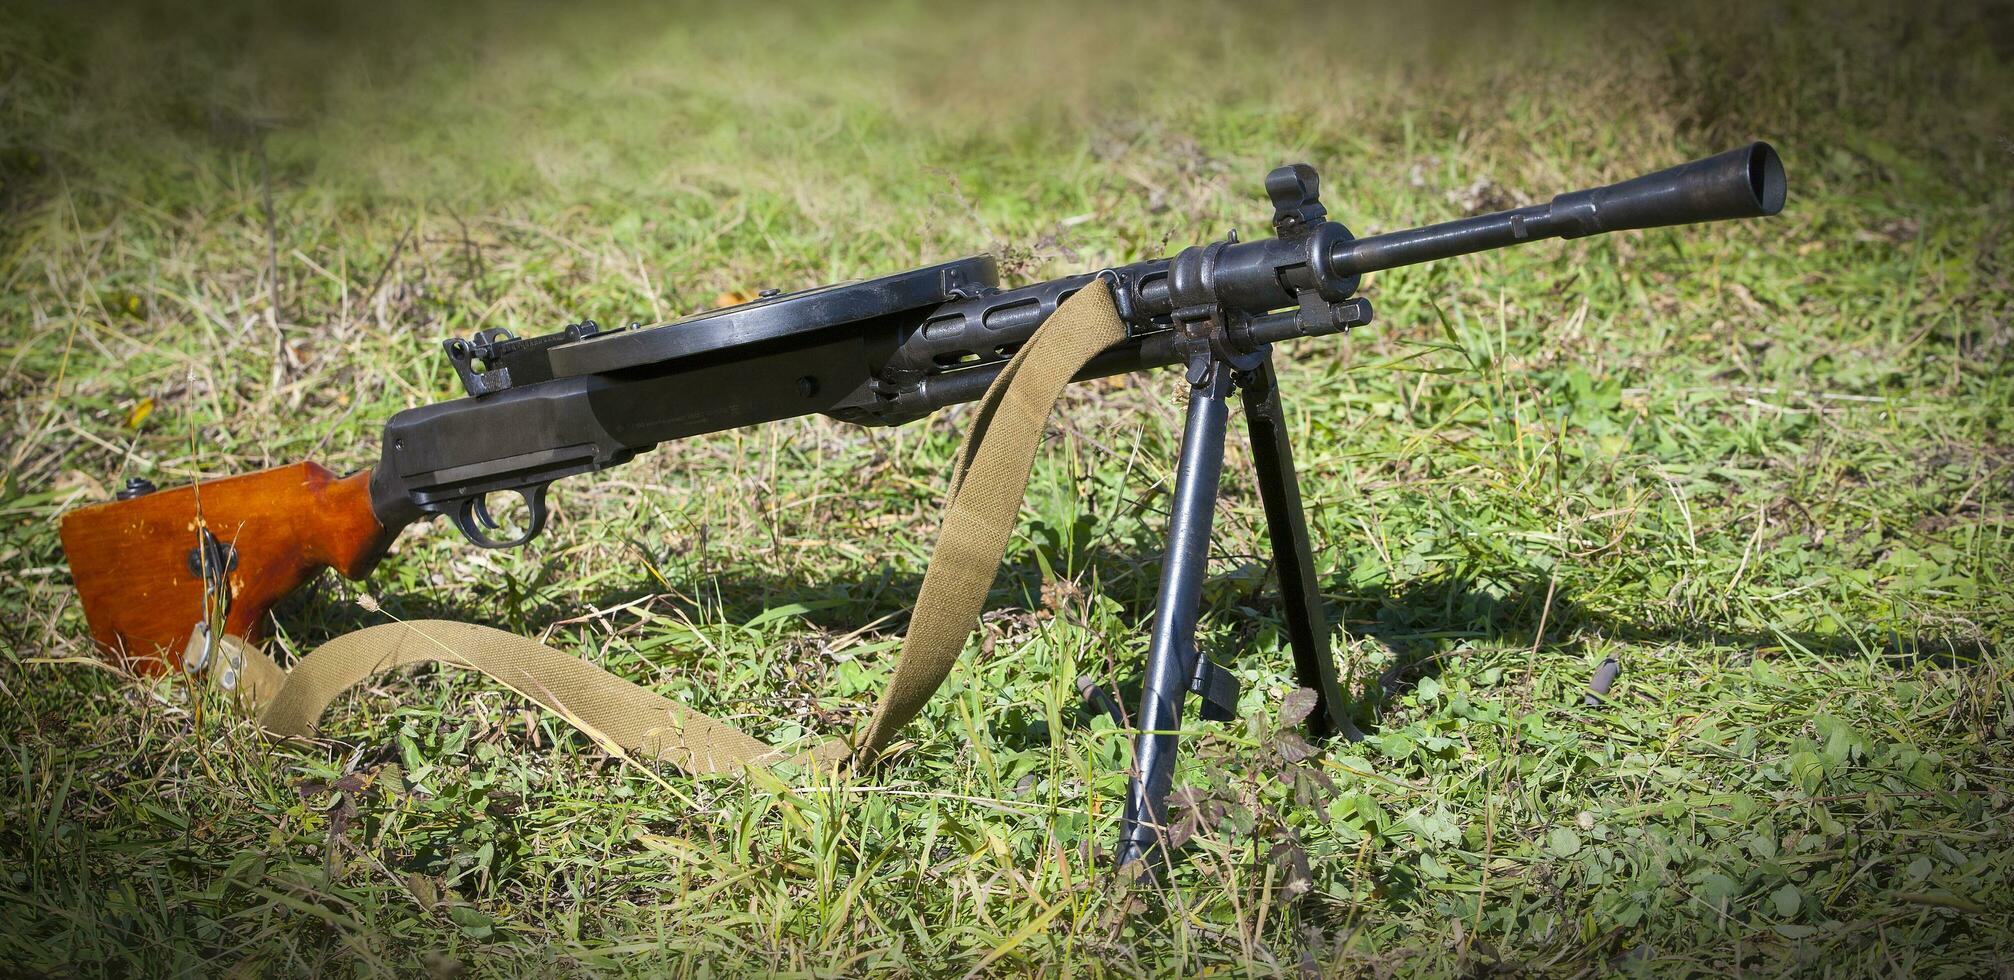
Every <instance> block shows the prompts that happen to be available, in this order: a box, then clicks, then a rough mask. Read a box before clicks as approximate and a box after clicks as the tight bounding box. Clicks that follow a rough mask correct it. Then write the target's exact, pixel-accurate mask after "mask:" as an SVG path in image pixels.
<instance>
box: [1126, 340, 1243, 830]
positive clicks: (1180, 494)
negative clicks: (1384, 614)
mask: <svg viewBox="0 0 2014 980" xmlns="http://www.w3.org/2000/svg"><path fill="white" fill-rule="evenodd" d="M1230 392H1231V372H1230V371H1228V370H1225V369H1224V368H1223V367H1222V366H1218V367H1216V368H1215V369H1213V370H1211V371H1210V372H1209V374H1208V376H1207V377H1205V378H1203V379H1202V383H1201V384H1198V385H1196V386H1195V387H1194V388H1192V389H1191V390H1190V393H1189V421H1188V425H1187V426H1186V427H1185V428H1184V429H1183V430H1182V460H1181V463H1180V465H1179V466H1178V467H1177V468H1176V470H1175V501H1174V513H1173V514H1171V515H1170V516H1169V518H1168V550H1167V554H1166V556H1165V558H1164V559H1163V560H1162V563H1161V587H1160V591H1159V592H1158V593H1157V594H1156V596H1155V600H1154V631H1153V635H1152V638H1151V639H1150V640H1149V641H1148V644H1147V671H1146V676H1145V679H1144V685H1143V687H1142V689H1141V691H1140V711H1139V714H1138V715H1137V716H1136V719H1135V720H1136V724H1137V725H1138V726H1139V729H1140V733H1139V735H1137V736H1135V737H1134V740H1133V769H1134V772H1133V778H1132V780H1131V781H1130V782H1129V783H1128V784H1127V786H1126V811H1125V815H1124V816H1123V817H1122V818H1121V823H1120V825H1119V852H1118V862H1119V864H1120V865H1122V866H1123V865H1126V864H1130V863H1132V862H1133V861H1136V860H1139V859H1141V858H1143V857H1152V856H1157V855H1159V854H1160V841H1161V839H1162V834H1163V831H1164V830H1165V829H1166V827H1167V824H1168V788H1169V785H1170V784H1171V783H1172V781H1173V779H1174V776H1175V751H1176V746H1177V743H1178V741H1179V740H1180V737H1181V736H1180V733H1181V729H1182V701H1183V700H1184V698H1185V697H1186V696H1187V695H1188V693H1189V683H1190V678H1191V677H1192V676H1194V674H1195V658H1196V655H1197V654H1196V609H1197V604H1198V603H1199V602H1200V601H1201V600H1202V595H1203V577H1204V573H1205V571H1206V565H1207V564H1208V561H1209V557H1210V520H1211V517H1212V514H1213V513H1214V511H1215V510H1216V506H1217V481H1218V479H1219V477H1220V476H1221V475H1222V473H1223V468H1224V423H1225V419H1226V416H1227V414H1228V412H1229V406H1228V404H1227V402H1226V398H1227V396H1229V394H1230Z"/></svg>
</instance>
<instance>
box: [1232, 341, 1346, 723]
mask: <svg viewBox="0 0 2014 980" xmlns="http://www.w3.org/2000/svg"><path fill="white" fill-rule="evenodd" d="M1238 382H1239V385H1240V387H1242V388H1243V390H1244V399H1245V430H1246V432H1247V434H1248V435H1250V436H1251V440H1252V464H1253V466H1254V468H1256V469H1257V470H1258V482H1259V497H1260V499H1261V500H1263V501H1264V502H1265V505H1266V533H1267V536H1268V537H1270V538H1271V539H1272V542H1273V568H1274V569H1275V570H1276V571H1277V572H1278V573H1279V576H1280V599H1281V605H1282V607H1283V609H1282V611H1283V612H1284V613H1285V616H1286V620H1287V638H1288V640H1289V642H1290V643H1291V644H1292V645H1293V648H1294V674H1295V676H1296V677H1298V678H1299V679H1300V683H1301V686H1302V687H1305V688H1309V689H1310V690H1313V691H1314V692H1315V695H1316V697H1317V698H1318V700H1317V701H1316V702H1315V710H1314V712H1313V713H1312V714H1310V715H1309V716H1308V730H1309V733H1310V734H1312V735H1314V736H1315V737H1316V738H1326V737H1328V736H1330V735H1337V734H1340V735H1342V736H1343V737H1345V738H1347V739H1349V740H1350V741H1352V742H1355V741H1359V740H1361V739H1362V738H1363V737H1364V736H1363V733H1362V732H1359V731H1358V730H1357V726H1356V723H1355V722H1352V721H1351V720H1350V715H1349V711H1348V709H1347V708H1346V706H1345V704H1344V698H1343V692H1342V687H1341V686H1340V685H1338V684H1337V683H1336V661H1335V657H1334V656H1333V655H1332V654H1331V653H1330V650H1329V628H1328V624H1327V623H1326V622H1324V621H1323V618H1322V593H1321V589H1320V587H1319V586H1318V585H1317V584H1316V581H1315V559H1314V554H1313V552H1312V550H1311V547H1310V545H1309V542H1308V520H1307V516H1306V515H1305V514H1303V513H1302V510H1301V487H1300V483H1299V481H1298V480H1297V479H1296V478H1295V476H1294V448H1293V443H1292V442H1291V441H1290V440H1289V439H1288V436H1287V420H1286V416H1285V414H1284V413H1282V412H1281V411H1280V386H1279V380H1278V378H1277V377H1276V376H1275V375H1274V373H1273V358H1272V355H1270V354H1268V355H1267V356H1266V358H1265V360H1263V361H1261V362H1260V363H1259V366H1258V367H1257V368H1254V369H1253V370H1251V371H1249V372H1246V373H1244V374H1242V375H1240V376H1239V378H1238Z"/></svg>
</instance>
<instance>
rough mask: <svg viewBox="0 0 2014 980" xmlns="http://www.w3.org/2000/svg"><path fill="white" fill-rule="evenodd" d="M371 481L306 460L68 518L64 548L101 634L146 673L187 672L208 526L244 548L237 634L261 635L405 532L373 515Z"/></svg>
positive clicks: (95, 634)
mask: <svg viewBox="0 0 2014 980" xmlns="http://www.w3.org/2000/svg"><path fill="white" fill-rule="evenodd" d="M370 478H371V474H370V471H369V470H365V471H363V472H361V473H357V474H355V475H353V476H348V477H342V478H337V477H336V476H335V474H333V473H330V472H329V471H328V470H326V469H324V468H322V467H321V466H319V465H317V464H314V463H295V464H293V465H291V466H281V467H278V468H275V469H270V470H262V471H260V472H257V473H248V474H245V475H243V476H234V477H228V478H226V479H222V480H209V481H205V482H202V483H198V484H194V485H191V486H183V487H175V488H172V489H166V490H158V491H155V492H154V493H150V494H147V495H145V496H142V497H137V498H134V499H132V500H120V501H112V502H110V503H103V504H94V505H92V506H88V507H80V508H78V509H76V510H73V511H71V512H69V513H67V514H65V515H63V522H62V536H63V552H64V555H65V556H66V557H67V558H68V559H69V562H70V572H71V575H72V577H73V578H74V579H75V581H76V584H77V594H78V597H79V599H81V600H82V602H83V606H84V615H85V618H86V619H87V620H89V622H90V625H91V636H92V638H93V639H95V640H96V641H97V642H98V644H99V646H100V647H101V649H102V652H103V653H104V654H105V655H106V656H107V657H109V658H111V659H113V660H115V661H118V662H122V663H125V664H127V665H129V666H131V667H133V668H134V669H137V670H140V671H143V672H148V673H158V672H160V671H163V670H167V669H170V668H174V667H176V666H178V664H179V661H180V658H181V653H182V647H183V646H184V644H186V643H187V642H188V639H189V632H190V631H191V630H192V629H194V628H195V625H196V624H197V623H198V622H200V621H202V619H203V617H204V603H203V583H202V578H201V576H200V575H199V574H197V573H196V572H195V571H192V569H191V567H190V561H189V556H190V553H191V552H192V551H193V550H194V549H196V548H197V546H198V544H199V543H200V541H201V540H202V538H201V531H202V530H203V529H205V528H207V529H208V530H209V532H210V533H211V534H212V535H214V536H215V537H216V539H217V540H218V541H220V542H223V543H225V544H228V545H230V546H231V547H233V548H234V549H235V550H236V552H237V564H236V566H235V567H234V568H232V569H231V570H230V571H229V572H228V574H227V581H228V582H229V583H230V589H231V603H230V611H229V614H228V616H227V617H226V619H225V622H224V628H225V631H226V632H228V633H231V634H233V635H237V636H242V637H245V638H247V639H249V640H253V641H257V640H259V639H261V638H262V634H263V633H264V629H265V624H266V620H267V616H266V614H267V612H268V611H269V610H271V609H272V607H273V603H275V602H278V601H279V600H280V599H281V598H282V597H283V596H285V595H286V594H287V593H289V592H292V591H293V590H294V589H296V588H299V587H300V586H301V584H302V583H304V582H306V581H307V580H308V579H310V578H312V577H314V576H315V575H316V574H317V573H319V572H320V571H321V570H322V569H323V568H333V569H335V570H336V571H337V572H339V573H341V574H342V575H344V576H345V577H348V578H352V579H356V578H362V577H363V576H365V575H366V574H369V572H370V570H371V568H372V567H373V566H375V565H376V564H377V562H378V559H379V558H381V557H383V555H384V552H385V549H386V548H387V547H389V546H390V544H391V542H392V539H393V538H394V537H397V536H398V531H399V529H398V528H386V527H384V526H383V525H381V524H379V523H378V519H377V517H376V515H374V514H372V512H371V502H370Z"/></svg>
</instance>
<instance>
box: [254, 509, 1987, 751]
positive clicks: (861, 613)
mask: <svg viewBox="0 0 2014 980" xmlns="http://www.w3.org/2000/svg"><path fill="white" fill-rule="evenodd" d="M1141 555H1144V557H1141ZM1051 564H1052V566H1062V567H1069V568H1073V569H1075V570H1076V572H1077V573H1078V577H1079V578H1080V579H1083V578H1095V580H1096V581H1097V582H1099V583H1100V594H1101V595H1102V596H1103V597H1105V598H1107V599H1110V600H1112V601H1113V602H1115V603H1116V604H1117V605H1118V607H1119V609H1120V616H1121V618H1122V619H1123V620H1125V621H1127V622H1129V623H1131V624H1132V628H1133V629H1135V630H1137V631H1138V633H1139V635H1141V636H1142V637H1144V636H1145V634H1146V632H1147V631H1148V630H1149V629H1150V628H1151V626H1152V618H1153V606H1154V590H1155V587H1156V585H1157V583H1158V581H1159V577H1160V558H1159V556H1158V553H1157V549H1155V548H1153V547H1151V546H1143V547H1142V549H1141V551H1140V552H1139V553H1137V554H1136V553H1129V552H1126V551H1121V550H1118V549H1112V548H1099V549H1091V550H1082V549H1080V550H1078V551H1076V552H1075V553H1072V554H1069V555H1068V556H1063V555H1055V556H1052V557H1051ZM551 575H552V571H551V570H550V569H544V570H541V572H540V573H539V575H538V577H537V578H535V579H534V580H532V581H529V582H522V583H510V584H507V585H505V586H504V587H502V588H501V589H498V588H495V587H492V588H490V589H489V591H488V592H487V594H485V592H484V591H483V590H482V589H481V587H472V588H471V590H470V594H469V597H468V599H467V600H466V601H460V602H452V603H440V602H435V601H432V600H429V599H427V598H425V597H423V596H386V597H381V600H380V601H381V602H382V603H383V608H384V610H385V613H389V614H391V615H392V616H396V617H397V618H399V619H402V620H415V619H457V620H466V621H470V622H477V623H485V624H489V625H495V626H498V627H501V628H505V629H515V630H518V631H528V630H536V629H537V628H539V626H540V625H541V624H547V623H553V622H557V621H560V620H563V619H566V618H569V617H572V616H578V615H579V614H580V610H581V609H582V606H580V605H574V604H568V605H567V606H565V607H564V608H561V607H555V606H551V605H540V604H536V603H525V602H524V601H522V597H523V596H531V595H539V594H541V593H542V592H543V591H544V590H545V587H546V586H548V585H550V584H551V582H550V578H551ZM329 582H330V580H329V579H326V578H325V579H323V580H320V581H318V582H317V583H316V586H315V587H314V588H311V589H307V590H303V591H302V593H301V594H298V595H296V596H294V597H292V598H290V599H289V600H287V601H286V602H285V603H283V604H282V605H281V607H280V608H279V610H278V612H279V618H280V620H281V621H282V622H285V623H290V624H294V626H295V629H294V630H293V638H294V639H295V640H296V641H297V643H298V645H299V648H301V649H309V648H312V647H313V646H314V645H315V644H317V643H319V642H321V641H323V640H326V639H328V638H330V637H333V636H337V635H340V634H342V633H345V632H348V631H350V630H354V629H359V628H362V627H365V626H370V625H375V624H378V623H382V622H385V621H386V620H385V613H377V612H370V611H367V610H365V609H364V608H362V607H361V606H358V605H357V604H355V603H352V602H344V601H340V600H337V599H335V598H334V597H333V596H332V595H331V590H330V589H329V588H328V586H329ZM704 585H705V587H704V588H703V589H699V590H697V591H703V592H705V593H706V595H707V596H708V597H709V598H710V599H713V600H715V602H716V605H715V606H714V607H713V608H711V609H710V610H702V609H700V608H699V607H698V606H696V605H695V604H693V603H692V602H691V601H689V600H687V599H682V598H678V597H674V596H670V595H666V594H664V593H663V591H662V590H661V589H659V588H658V587H657V585H656V583H655V581H653V580H651V579H648V578H640V579H636V580H633V581H630V582H627V583H624V584H622V585H620V586H617V587H615V588H610V589H605V590H603V591H602V592H600V593H599V594H597V595H595V596H594V597H593V598H591V599H589V600H587V602H586V603H585V605H586V606H588V607H592V608H593V609H598V610H608V609H613V608H615V607H618V606H622V605H624V604H626V603H632V602H637V601H639V600H653V599H654V600H655V601H658V602H662V603H668V604H670V605H671V606H673V607H682V611H683V612H685V613H686V614H688V615H691V616H692V617H693V618H694V619H695V620H696V621H705V620H706V619H708V618H718V619H723V620H725V621H728V622H748V621H750V620H753V619H755V618H756V617H758V616H760V615H762V614H763V613H764V612H767V611H769V610H772V609H776V608H778V607H781V606H786V605H797V606H800V607H802V609H803V611H802V612H801V613H800V614H799V615H800V618H801V619H802V620H803V621H805V622H806V623H808V624H810V625H812V626H814V627H816V628H818V629H820V630H823V631H826V632H829V633H835V634H848V633H854V632H856V631H862V630H868V628H869V627H870V625H871V624H873V623H874V622H875V621H876V620H879V619H881V618H882V617H884V616H887V615H888V614H889V613H890V612H897V613H902V612H906V607H907V606H908V604H909V603H910V602H911V601H913V598H914V596H915V595H916V594H917V592H918V591H919V590H920V588H921V586H922V577H921V576H920V575H916V574H911V573H897V572H895V571H894V570H892V569H890V568H888V567H886V566H883V567H881V568H878V569H875V570H873V571H871V572H869V573H867V574H862V575H856V576H852V577H843V578H838V579H829V580H824V581H804V580H799V579H794V578H788V577H783V576H775V575H765V574H759V573H726V574H722V575H717V576H712V577H709V579H708V580H707V581H706V582H705V583H704ZM1042 597H1043V579H1042V574H1041V571H1040V568H1039V566H1038V565H1037V564H1036V563H1035V562H1033V561H1020V562H1016V563H1013V564H1010V565H1007V566H1005V567H1003V569H1002V571H1001V574H1000V577H999V579H998V580H996V582H995V583H994V589H993V591H992V593H991V595H990V596H989V598H988V601H987V603H986V608H987V609H988V610H989V611H1000V610H1015V609H1030V608H1037V607H1039V606H1040V605H1041V603H1042ZM1324 597H1325V601H1324V614H1325V619H1326V620H1327V622H1328V623H1329V625H1330V627H1331V635H1332V636H1333V631H1334V627H1335V625H1336V624H1337V623H1338V622H1339V621H1340V622H1341V623H1342V624H1343V625H1344V626H1345V627H1346V628H1347V630H1348V632H1349V634H1350V635H1353V636H1359V637H1370V638H1372V639H1373V640H1375V641H1377V642H1378V643H1379V644H1381V645H1383V646H1384V647H1385V648H1386V649H1388V650H1389V651H1390V652H1391V653H1392V658H1391V664H1390V666H1388V667H1386V668H1385V669H1384V670H1383V671H1381V672H1380V673H1379V674H1378V676H1376V677H1357V678H1349V677H1345V678H1343V682H1344V684H1345V686H1346V687H1353V688H1356V689H1358V691H1359V693H1358V695H1357V696H1356V697H1355V698H1354V699H1353V700H1352V703H1351V704H1350V708H1349V710H1350V713H1351V715H1352V717H1353V719H1354V720H1355V722H1356V723H1357V725H1358V727H1359V728H1361V729H1363V730H1364V731H1366V732H1370V731H1375V730H1376V726H1377V720H1378V717H1379V716H1380V715H1381V714H1382V713H1383V710H1384V708H1385V707H1386V706H1387V705H1388V704H1389V703H1390V702H1392V701H1393V700H1394V699H1396V698H1398V697H1401V696H1403V695H1404V694H1405V692H1406V691H1408V690H1410V689H1411V688H1412V687H1414V686H1415V685H1417V684H1418V683H1419V682H1420V680H1421V679H1423V678H1426V677H1435V676H1438V675H1439V674H1440V673H1441V672H1442V670H1443V669H1444V668H1445V665H1446V663H1447V659H1448V658H1449V657H1450V656H1451V655H1453V654H1455V653H1456V652H1458V650H1459V649H1460V646H1459V644H1460V642H1461V641H1468V642H1471V643H1475V644H1480V645H1488V646H1510V647H1527V646H1529V647H1535V648H1538V649H1545V650H1550V651H1552V652H1555V653H1560V652H1564V653H1569V654H1571V653H1572V652H1573V651H1575V650H1576V649H1578V648H1579V647H1580V646H1582V645H1583V644H1584V643H1586V642H1587V641H1588V640H1590V639H1596V638H1605V639H1610V640H1614V641H1618V642H1621V643H1626V644H1631V645H1638V646H1657V645H1665V644H1685V645H1692V646H1707V647H1719V648H1732V649H1738V650H1748V651H1753V652H1761V651H1768V650H1783V649H1802V650H1804V651H1808V652H1810V653H1811V654H1814V655H1817V656H1820V657H1825V658H1832V659H1845V658H1850V659H1860V658H1866V657H1870V656H1872V657H1879V658H1881V659H1884V660H1888V661H1892V662H1893V663H1894V664H1895V666H1897V667H1906V666H1909V665H1913V664H1915V663H1919V662H1925V663H1930V664H1933V665H1935V666H1938V667H1945V668H1948V667H1956V666H1963V665H1967V664H1972V663H1977V662H1979V661H1981V660H1984V659H1987V658H1990V656H1991V655H1992V653H1993V651H1992V650H1990V649H1988V648H1987V647H1986V646H1985V644H1984V643H1983V642H1982V641H1980V640H1978V639H1976V638H1969V637H1967V638H1961V637H1958V636H1955V635H1934V634H1903V633H1899V632H1894V631H1889V632H1886V633H1882V634H1878V635H1854V634H1821V633H1815V632H1810V631H1778V630H1774V629H1764V630H1754V629H1742V628H1736V627H1731V626H1727V625H1725V624H1717V623H1707V622H1701V623H1689V624H1680V625H1667V624H1655V623H1647V622H1636V621H1630V620H1625V619H1622V618H1619V617H1616V616H1613V615H1609V614H1606V613H1602V612H1598V611H1595V610H1591V609H1589V608H1587V607H1586V606H1584V605H1582V604H1581V603H1579V602H1577V601H1576V600H1575V598H1574V596H1573V595H1572V593H1571V591H1570V590H1566V589H1558V588H1551V587H1550V581H1549V579H1548V578H1547V577H1546V576H1545V575H1543V574H1540V573H1536V572H1533V571H1531V570H1517V571H1515V572H1504V573H1491V574H1483V575H1438V576H1433V577H1428V578H1422V579H1415V580H1409V581H1405V582H1399V583H1394V584H1391V585H1388V586H1379V587H1374V588H1369V589H1365V588H1361V587H1353V586H1351V585H1350V584H1349V583H1348V582H1347V581H1339V580H1332V581H1331V582H1330V583H1329V585H1328V587H1327V588H1326V589H1324ZM1203 607H1204V609H1203V614H1204V618H1205V620H1206V621H1207V622H1212V623H1216V624H1229V625H1230V629H1228V630H1218V631H1215V632H1214V633H1213V635H1212V636H1211V637H1210V638H1209V639H1207V640H1205V642H1204V652H1205V653H1206V654H1207V655H1209V656H1210V657H1212V658H1213V659H1215V660H1216V661H1217V662H1218V663H1221V664H1226V665H1230V664H1235V663H1236V662H1238V661H1239V660H1240V659H1241V658H1243V657H1245V656H1248V655H1249V653H1250V650H1251V647H1252V646H1253V644H1254V642H1255V640H1256V638H1257V635H1258V633H1259V632H1260V631H1261V630H1262V629H1267V628H1275V629H1281V630H1284V625H1283V621H1282V618H1281V613H1280V600H1279V594H1278V592H1277V582H1276V581H1275V577H1274V576H1273V574H1272V568H1271V566H1270V565H1268V564H1264V563H1259V562H1248V563H1244V564H1240V565H1237V566H1235V567H1233V568H1231V569H1229V570H1225V571H1222V572H1220V573H1219V574H1216V575H1213V576H1212V577H1211V579H1210V581H1209V583H1208V584H1207V586H1206V587H1205V591H1204V595H1203ZM906 626H907V621H906V618H905V617H904V616H902V615H897V616H895V617H894V618H891V619H889V620H888V621H886V622H883V623H881V624H879V625H878V626H873V627H872V630H870V631H869V633H870V634H875V633H878V634H879V635H881V636H895V635H899V634H900V633H901V631H902V630H903V629H905V628H906ZM1541 631H1543V635H1541ZM1142 666H1143V665H1140V664H1127V663H1121V662H1119V661H1118V660H1117V659H1116V658H1115V657H1112V656H1111V655H1109V654H1108V655H1107V657H1106V658H1105V659H1104V662H1103V663H1097V662H1092V663H1086V664H1085V665H1084V668H1085V670H1086V671H1087V672H1088V673H1090V674H1091V675H1092V676H1093V677H1094V679H1095V680H1097V681H1099V685H1098V686H1099V689H1100V690H1101V691H1103V692H1105V693H1106V694H1107V695H1109V696H1111V697H1112V698H1113V699H1114V700H1116V702H1117V705H1118V706H1119V707H1120V709H1121V712H1122V715H1123V716H1124V717H1130V712H1131V710H1132V708H1133V706H1134V705H1137V704H1138V702H1139V698H1140V679H1139V676H1138V673H1139V671H1140V669H1141V667H1142ZM1624 670H1627V664H1625V665H1624ZM1101 700H1102V699H1101ZM1112 706H1113V705H1112V704H1111V703H1110V702H1105V703H1103V705H1102V706H1101V705H1100V704H1098V703H1086V704H1085V705H1084V713H1083V717H1087V718H1088V717H1089V716H1090V715H1091V714H1093V713H1095V712H1100V711H1109V710H1110V708H1111V707H1112ZM1002 724H1003V725H1004V726H1005V730H1003V731H1002V732H1001V734H1002V735H1003V736H1005V738H1004V739H1003V741H1004V743H1005V744H1007V745H1008V746H1010V747H1013V746H1015V745H1016V743H1017V740H1018V741H1027V742H1028V743H1029V744H1030V745H1032V744H1034V743H1035V742H1037V741H1042V740H1046V738H1047V733H1046V731H1045V730H1043V729H1044V726H1042V725H1040V724H1036V725H1033V726H1032V727H1030V726H1023V725H1016V724H1013V723H1011V722H1008V721H1005V720H1003V721H1002ZM1023 728H1025V729H1026V730H1025V731H1021V730H1019V729H1023ZM1022 747H1026V746H1022Z"/></svg>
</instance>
